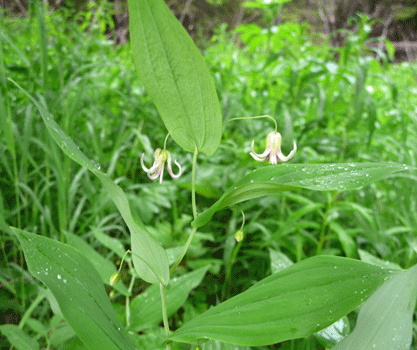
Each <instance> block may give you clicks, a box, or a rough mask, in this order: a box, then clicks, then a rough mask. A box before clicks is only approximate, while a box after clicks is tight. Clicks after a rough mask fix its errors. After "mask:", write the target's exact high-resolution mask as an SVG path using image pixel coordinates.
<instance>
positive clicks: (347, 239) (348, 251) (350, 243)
mask: <svg viewBox="0 0 417 350" xmlns="http://www.w3.org/2000/svg"><path fill="white" fill-rule="evenodd" d="M329 227H330V229H331V230H332V231H333V232H336V235H337V238H338V239H339V242H340V245H341V246H342V248H343V252H344V253H345V255H346V257H348V258H354V257H355V256H356V242H355V241H354V240H353V238H352V237H351V236H349V234H348V233H347V230H345V229H344V228H343V227H342V226H340V225H339V224H338V223H336V222H332V221H330V222H329Z"/></svg>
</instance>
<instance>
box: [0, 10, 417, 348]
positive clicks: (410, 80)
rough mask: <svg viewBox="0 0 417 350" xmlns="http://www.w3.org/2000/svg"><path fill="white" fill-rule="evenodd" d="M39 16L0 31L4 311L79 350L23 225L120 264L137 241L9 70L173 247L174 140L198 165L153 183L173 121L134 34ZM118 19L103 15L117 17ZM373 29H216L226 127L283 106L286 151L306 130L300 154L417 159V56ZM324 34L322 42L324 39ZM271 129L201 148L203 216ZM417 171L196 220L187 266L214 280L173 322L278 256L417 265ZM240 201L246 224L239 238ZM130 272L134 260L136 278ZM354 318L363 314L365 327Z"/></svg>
mask: <svg viewBox="0 0 417 350" xmlns="http://www.w3.org/2000/svg"><path fill="white" fill-rule="evenodd" d="M32 10H33V13H32V14H31V15H30V16H29V17H28V18H17V17H12V16H5V15H4V14H3V17H2V19H1V21H2V23H1V26H0V69H1V72H0V80H1V86H0V91H1V95H0V118H1V119H0V194H1V195H0V230H1V231H0V235H1V241H0V244H1V256H2V257H1V275H0V278H1V280H0V285H1V287H2V288H1V289H0V298H1V301H2V302H1V303H0V305H1V310H0V315H2V319H0V322H1V323H2V324H3V323H14V324H19V323H20V325H21V327H22V328H23V329H24V330H25V332H26V333H27V334H29V335H30V336H31V337H32V338H34V339H36V340H37V341H38V342H39V343H40V344H42V346H41V347H42V348H47V347H49V348H50V349H52V348H57V349H75V348H77V347H76V346H78V345H77V344H79V340H78V339H77V338H76V337H75V336H74V334H73V333H71V330H68V327H67V328H65V327H66V326H65V324H64V323H63V322H62V318H60V316H59V313H56V312H55V311H54V310H53V308H52V311H51V307H52V306H51V305H50V300H52V299H51V298H48V297H47V296H45V294H44V293H46V292H45V289H44V287H43V286H42V285H41V284H40V283H38V282H36V281H35V280H34V279H33V278H32V277H31V276H30V275H29V274H28V273H27V272H26V270H25V269H26V266H25V262H24V259H23V254H22V250H21V247H20V244H19V243H18V241H17V238H16V237H15V235H14V234H13V233H12V232H11V230H10V229H9V226H14V227H17V228H20V229H23V230H27V231H30V232H34V233H37V234H39V235H42V236H46V237H50V238H54V239H56V240H59V241H63V242H65V241H67V240H68V235H71V234H74V235H76V236H78V237H81V238H82V239H83V240H84V241H86V242H87V243H88V244H89V245H90V246H91V247H92V248H94V249H95V250H96V251H97V252H98V253H99V254H100V255H101V256H102V257H104V258H105V259H106V260H108V261H110V262H111V263H112V264H113V265H114V266H116V265H117V264H119V263H120V256H119V255H117V254H116V253H115V251H116V250H115V248H114V247H115V246H118V247H119V248H120V249H121V250H122V251H123V250H124V249H128V248H129V244H130V243H129V242H130V239H129V232H128V230H127V228H126V226H125V224H124V223H123V221H122V220H121V217H120V216H119V215H118V214H116V210H115V207H114V205H113V203H112V202H111V199H110V198H109V196H108V194H107V192H105V191H104V190H103V189H102V187H101V185H100V183H99V181H98V180H97V179H96V178H95V177H93V176H92V175H91V174H90V173H88V172H87V171H86V170H85V169H84V168H80V167H79V166H78V165H77V164H75V163H74V162H72V161H71V160H70V159H69V158H68V157H66V156H64V155H63V153H62V152H61V150H60V149H59V147H58V146H57V145H56V144H55V143H54V141H53V140H52V138H51V137H50V135H49V133H48V132H47V130H46V128H45V125H44V124H43V122H42V120H41V117H40V115H39V113H38V111H37V110H36V109H35V108H34V106H33V105H32V104H31V103H30V101H29V100H28V99H27V97H26V96H25V95H24V94H23V93H22V92H20V90H18V89H17V88H16V87H15V85H13V84H12V83H11V82H10V81H9V80H7V79H8V78H11V79H13V80H14V81H15V82H17V83H18V84H19V85H21V86H22V87H23V88H24V89H26V90H27V91H28V92H30V93H31V94H32V95H33V96H35V97H36V98H37V99H38V100H39V101H40V103H41V105H42V106H43V107H44V108H45V109H46V110H47V111H49V112H50V113H51V114H52V115H53V116H54V118H55V120H56V122H57V123H58V124H59V125H60V126H61V127H62V128H63V129H64V131H65V132H66V133H67V134H68V135H70V136H71V137H72V138H73V139H74V140H75V141H76V144H77V145H78V146H79V147H80V149H82V151H83V152H84V153H86V154H87V156H88V157H89V158H90V159H92V160H93V161H94V162H96V163H97V164H98V165H99V166H100V168H101V170H102V171H104V172H105V173H106V174H107V175H109V176H110V177H111V178H112V179H114V180H115V181H116V182H117V183H118V184H119V185H120V186H121V187H122V188H123V189H124V190H125V192H126V193H127V196H128V199H129V201H130V204H131V208H132V214H133V216H134V217H138V218H140V219H141V220H142V221H143V222H144V224H145V225H147V226H148V228H149V231H150V233H151V235H152V236H153V237H154V238H155V239H156V240H157V241H159V242H160V243H161V244H162V246H163V247H164V248H173V249H174V248H177V247H181V246H182V245H183V244H184V243H185V241H186V239H187V237H188V235H189V230H190V229H189V223H190V222H191V221H192V217H191V215H187V214H179V213H191V212H192V210H191V201H190V198H189V189H190V187H191V158H192V155H190V154H185V153H183V152H182V151H181V150H180V148H178V147H177V146H176V145H175V144H174V142H172V140H169V141H168V144H169V148H170V151H171V153H172V156H173V158H174V159H177V160H178V161H179V162H180V163H181V165H182V166H183V170H184V174H183V175H182V176H181V177H180V178H179V179H177V180H168V179H165V180H164V182H163V183H162V185H160V184H159V182H157V181H156V182H152V181H150V180H149V179H148V178H147V176H146V173H145V172H143V170H142V169H141V166H140V156H141V154H142V153H145V154H146V155H147V159H150V156H151V155H152V154H153V151H154V149H153V148H152V147H153V146H155V145H158V144H159V143H160V140H163V139H164V138H165V135H166V130H165V128H164V126H163V123H162V121H161V120H160V118H159V116H158V112H157V110H156V109H155V107H154V105H153V104H152V101H151V100H150V98H149V97H148V96H147V95H146V93H145V91H144V88H143V87H142V85H141V83H140V82H139V80H138V78H137V74H136V72H135V69H134V66H133V62H132V59H131V53H130V48H129V45H128V44H126V45H123V46H115V45H114V44H113V43H112V42H111V41H109V40H108V39H107V38H106V36H105V33H104V29H105V25H104V26H103V25H102V26H100V23H101V22H99V23H98V24H97V23H94V22H91V23H92V24H91V25H90V26H86V25H83V21H82V20H81V19H82V18H74V15H73V14H72V13H70V12H66V11H64V10H59V11H55V12H49V11H46V12H43V11H42V10H38V9H36V8H33V9H32ZM83 18H84V17H83ZM106 18H107V17H106V16H103V17H101V20H102V21H104V22H102V23H101V24H103V23H104V24H105V23H106V22H105V21H106ZM84 19H85V18H84ZM357 28H359V29H358V31H353V32H351V33H349V38H350V39H351V43H350V44H349V42H347V44H346V46H345V47H341V48H333V47H331V46H330V45H329V44H328V41H327V39H326V38H322V37H312V36H311V34H308V35H307V31H306V28H305V26H304V25H302V24H295V23H287V24H283V25H282V26H280V27H277V28H276V30H274V31H272V33H267V32H266V31H265V30H262V28H259V27H258V28H257V27H256V26H245V27H243V26H242V27H240V28H238V29H237V30H235V31H234V32H230V31H228V30H227V28H226V27H225V26H220V27H219V28H217V29H216V32H215V34H214V36H213V37H212V38H211V41H210V42H206V43H201V45H200V47H201V49H202V50H203V52H204V56H205V58H206V61H207V64H208V66H209V68H210V70H211V72H212V76H213V78H214V81H215V85H216V88H217V91H218V94H219V98H220V103H221V107H222V113H223V118H224V121H228V120H229V119H232V118H242V117H251V116H259V115H266V114H267V115H270V116H272V117H273V118H275V119H276V121H277V123H278V130H279V131H280V132H281V134H282V135H283V152H284V154H287V153H289V151H290V150H291V148H292V141H293V140H296V142H297V146H298V151H297V153H296V156H295V157H294V159H293V160H292V161H291V162H294V163H303V164H304V163H305V164H307V163H336V162H337V163H349V162H396V163H403V164H406V165H409V166H410V167H412V166H414V167H416V166H417V164H416V163H417V110H416V107H415V106H416V105H417V88H415V86H416V71H417V66H416V65H415V64H413V63H406V62H404V63H400V64H392V63H389V57H388V56H389V55H382V53H380V54H381V55H382V56H381V55H379V56H378V53H377V54H375V53H373V52H370V51H369V50H367V49H366V41H367V36H366V33H365V34H364V33H361V32H360V28H361V26H360V25H359V24H358V26H357ZM318 41H320V42H321V44H320V45H317V44H313V42H318ZM352 43H354V44H352ZM273 129H274V125H273V123H271V121H270V120H268V119H253V120H237V121H231V122H227V123H225V124H224V132H223V138H222V143H221V145H220V148H219V150H218V151H217V152H216V153H215V154H214V155H213V156H210V157H208V156H203V155H202V156H200V162H199V165H198V166H199V169H198V170H199V171H198V178H197V188H196V191H197V207H198V210H199V211H200V212H201V211H203V210H204V209H206V208H208V207H209V206H210V205H211V204H213V203H214V202H215V200H216V199H218V198H219V197H220V195H221V194H222V193H223V192H225V191H226V189H227V188H229V187H230V186H231V185H232V184H233V183H235V182H236V181H237V180H239V179H240V178H242V177H243V176H245V175H246V174H247V173H248V172H249V171H250V170H253V169H255V168H258V167H262V166H264V165H263V164H259V163H257V162H255V161H254V160H253V159H252V157H250V155H249V152H250V148H251V142H252V140H255V151H257V152H261V150H263V149H264V146H265V144H264V142H265V141H264V140H265V137H266V134H267V133H268V132H270V131H273ZM151 145H152V146H151ZM161 146H162V145H160V146H159V147H161ZM156 147H157V146H155V148H156ZM147 164H148V163H147ZM416 180H417V177H416V174H415V173H411V172H410V173H409V174H405V175H401V176H397V177H395V178H390V179H387V180H384V181H379V182H377V183H373V184H371V185H368V186H366V187H363V188H362V189H360V190H358V191H348V192H343V193H339V192H335V191H333V192H312V191H307V190H301V189H300V190H295V191H288V192H283V193H281V194H277V195H273V196H269V197H262V198H260V199H256V200H253V201H250V202H244V203H242V204H240V205H239V208H227V209H224V210H222V211H220V212H218V213H217V214H215V216H214V220H212V221H211V222H210V223H209V224H208V225H206V226H204V227H202V228H200V229H199V230H198V231H197V233H196V236H195V239H194V241H193V242H192V244H191V247H190V249H189V251H188V253H187V255H186V258H185V260H184V261H183V263H182V265H181V266H180V268H181V270H180V271H181V273H180V274H184V273H186V272H191V271H195V270H197V269H199V268H200V267H204V266H206V265H207V264H210V267H209V270H208V273H207V274H206V276H205V278H204V279H203V280H202V282H201V284H200V285H199V286H198V287H196V288H195V289H194V291H193V292H192V295H191V296H190V298H189V299H188V300H187V301H185V302H184V303H183V304H182V306H181V309H180V311H179V312H177V313H176V314H174V315H173V316H172V317H171V318H170V323H171V328H172V329H176V328H178V327H179V326H181V325H182V324H183V323H184V322H186V321H188V320H191V319H193V318H194V317H195V316H196V315H198V314H200V313H201V312H202V311H204V310H206V309H208V308H209V307H210V306H213V305H216V304H217V303H219V302H220V301H223V300H226V299H228V298H230V297H231V296H234V295H236V294H238V293H240V292H242V291H244V290H246V289H247V288H248V287H250V286H251V285H253V284H254V283H255V282H256V281H259V280H261V279H262V278H264V277H266V276H268V275H269V274H270V273H271V269H272V271H273V263H274V261H275V260H276V259H277V258H276V255H274V254H276V253H277V252H280V254H281V255H280V257H281V259H284V260H285V259H289V260H290V261H292V262H298V261H301V260H304V259H306V258H308V257H312V256H316V255H323V254H325V255H338V256H346V257H350V258H358V259H361V260H364V261H366V262H371V263H375V264H384V265H388V266H391V267H392V266H399V267H401V268H409V267H411V266H412V265H414V264H416V263H417V238H416V237H417V214H416V213H417V203H416V199H417V187H416ZM241 210H242V211H243V212H244V213H245V217H246V225H245V226H244V238H243V240H242V241H241V242H239V243H237V242H236V240H235V237H234V233H235V232H236V231H237V230H238V229H239V228H240V227H241V223H242V214H241ZM98 237H108V238H111V239H112V240H111V243H109V242H108V241H106V239H105V238H101V239H98ZM282 257H284V258H282ZM271 263H272V266H271ZM132 273H133V271H132V270H128V269H127V268H126V269H125V270H124V272H123V274H124V276H127V275H128V274H132ZM146 288H147V285H146V284H145V283H144V282H141V281H140V280H136V281H135V282H134V287H133V291H134V294H138V293H140V292H141V291H144V290H145V289H146ZM108 292H109V293H110V295H111V298H112V301H113V305H114V307H115V308H116V309H117V310H119V309H120V313H121V315H122V310H121V305H124V304H125V302H126V300H125V298H124V297H123V295H122V294H121V293H120V291H114V290H111V289H110V288H108ZM356 315H357V313H353V314H351V315H349V319H350V322H351V324H352V326H353V325H354V323H355V322H356ZM159 322H160V321H159ZM157 326H158V323H156V324H153V325H152V327H148V328H147V329H146V330H141V331H143V332H144V336H143V338H141V339H142V342H143V343H141V344H138V345H137V346H138V348H149V349H150V348H156V345H155V344H159V341H160V339H164V334H163V332H162V331H161V328H160V327H157ZM415 327H416V323H415V322H414V328H415ZM64 328H65V329H64ZM63 329H64V330H63ZM60 330H61V333H62V334H61V337H59V336H58V335H59V334H57V332H59V331H60ZM414 334H415V333H414ZM415 342H416V339H414V343H413V349H416V343H415ZM214 343H215V342H213V344H214ZM320 344H322V342H320V340H318V338H317V337H310V338H307V339H302V340H293V341H288V342H286V343H282V344H277V345H274V346H270V347H261V348H260V349H267V348H269V349H323V347H322V345H320ZM0 345H1V347H2V348H5V347H6V348H7V347H8V346H9V343H8V342H7V340H5V339H2V340H1V343H0ZM214 346H215V345H213V347H212V348H213V349H214V348H216V349H220V347H214ZM208 348H209V346H207V349H208ZM225 349H226V348H225Z"/></svg>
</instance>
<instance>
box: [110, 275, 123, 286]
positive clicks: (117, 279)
mask: <svg viewBox="0 0 417 350" xmlns="http://www.w3.org/2000/svg"><path fill="white" fill-rule="evenodd" d="M121 278H122V275H121V274H120V273H119V272H115V273H114V274H112V275H111V277H110V285H111V286H115V285H116V284H117V283H119V282H120V279H121Z"/></svg>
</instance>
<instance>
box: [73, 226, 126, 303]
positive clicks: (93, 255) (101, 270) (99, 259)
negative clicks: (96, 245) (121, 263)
mask: <svg viewBox="0 0 417 350" xmlns="http://www.w3.org/2000/svg"><path fill="white" fill-rule="evenodd" d="M65 237H66V238H67V243H68V244H69V245H71V246H73V247H74V248H75V249H77V250H78V251H79V252H80V253H81V254H83V255H84V256H85V257H86V258H87V259H88V261H89V262H90V263H91V264H92V265H93V266H94V268H95V269H96V270H97V272H98V274H99V275H100V277H101V281H102V282H103V283H104V284H106V285H108V286H110V277H111V276H112V275H113V274H114V273H115V272H117V269H116V267H115V266H114V265H113V263H112V262H111V261H109V260H107V259H105V258H104V257H103V256H101V255H100V254H99V253H97V252H96V251H95V250H94V249H93V248H92V247H91V246H90V245H89V244H88V243H87V242H86V241H84V240H83V239H82V238H80V237H78V236H76V235H74V234H72V233H69V232H66V233H65ZM112 288H114V289H116V290H117V291H118V292H120V293H121V294H123V295H124V296H130V293H129V291H128V290H127V288H126V286H125V285H124V284H123V283H118V284H116V285H115V286H112Z"/></svg>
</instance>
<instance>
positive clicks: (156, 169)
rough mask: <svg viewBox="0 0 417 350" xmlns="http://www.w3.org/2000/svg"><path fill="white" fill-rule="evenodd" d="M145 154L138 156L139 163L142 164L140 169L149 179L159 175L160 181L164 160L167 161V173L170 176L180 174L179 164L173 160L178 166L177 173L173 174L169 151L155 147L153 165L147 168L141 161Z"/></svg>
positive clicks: (173, 176) (174, 176)
mask: <svg viewBox="0 0 417 350" xmlns="http://www.w3.org/2000/svg"><path fill="white" fill-rule="evenodd" d="M144 155H145V154H142V157H141V158H140V164H141V165H142V169H143V170H145V171H146V172H147V173H148V177H149V178H150V179H151V180H155V179H157V178H158V177H159V183H162V178H163V176H164V167H165V162H166V163H167V168H168V173H169V175H171V177H172V178H174V179H176V178H178V177H179V176H180V175H181V174H182V169H181V165H179V163H178V162H177V161H176V160H174V163H175V165H176V166H177V167H178V169H179V172H178V174H174V172H173V171H172V166H171V153H169V152H168V151H167V150H166V149H160V148H157V149H156V150H155V154H154V156H155V161H154V162H153V165H152V166H151V167H150V168H149V169H148V168H147V167H146V166H145V164H144V163H143V157H144Z"/></svg>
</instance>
